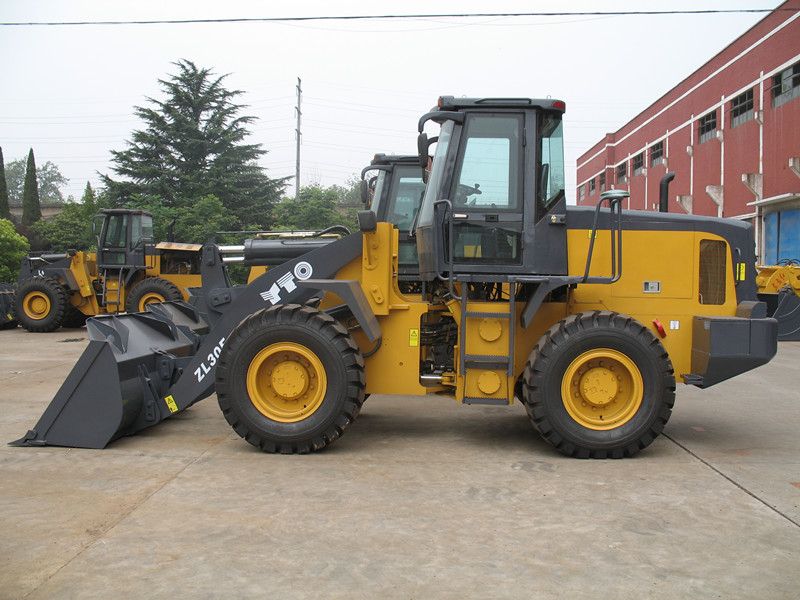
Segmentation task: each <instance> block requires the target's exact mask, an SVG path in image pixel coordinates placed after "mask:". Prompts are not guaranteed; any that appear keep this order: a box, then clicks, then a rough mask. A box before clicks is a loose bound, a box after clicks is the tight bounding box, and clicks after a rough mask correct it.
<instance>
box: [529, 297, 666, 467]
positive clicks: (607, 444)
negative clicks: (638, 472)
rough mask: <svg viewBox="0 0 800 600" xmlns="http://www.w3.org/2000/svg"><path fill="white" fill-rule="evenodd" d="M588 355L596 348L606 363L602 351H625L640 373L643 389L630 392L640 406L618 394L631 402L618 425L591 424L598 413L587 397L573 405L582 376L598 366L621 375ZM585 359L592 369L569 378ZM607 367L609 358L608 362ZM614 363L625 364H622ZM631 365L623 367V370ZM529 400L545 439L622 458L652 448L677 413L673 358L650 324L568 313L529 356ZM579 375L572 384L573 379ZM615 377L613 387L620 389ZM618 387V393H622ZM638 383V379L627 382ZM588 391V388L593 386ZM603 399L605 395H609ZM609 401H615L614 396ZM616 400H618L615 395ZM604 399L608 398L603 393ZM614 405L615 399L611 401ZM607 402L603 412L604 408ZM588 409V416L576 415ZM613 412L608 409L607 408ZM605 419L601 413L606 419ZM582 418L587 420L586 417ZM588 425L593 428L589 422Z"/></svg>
mask: <svg viewBox="0 0 800 600" xmlns="http://www.w3.org/2000/svg"><path fill="white" fill-rule="evenodd" d="M586 353H598V354H600V355H601V356H600V357H599V359H597V360H600V361H602V360H605V359H606V358H607V357H606V356H602V355H603V354H607V355H608V356H614V355H616V356H619V357H622V358H623V360H628V361H630V362H629V364H630V370H631V371H634V372H636V371H638V373H639V374H640V375H641V393H640V394H629V395H628V397H629V398H640V399H641V403H640V404H638V405H637V402H636V401H634V400H628V401H626V399H625V397H624V395H622V394H621V395H620V398H621V402H620V405H623V406H628V407H629V408H628V409H627V410H628V411H629V412H628V413H625V414H626V416H624V417H620V418H619V423H620V424H619V425H616V422H615V421H613V420H612V421H609V422H608V425H602V426H601V427H605V429H600V428H598V427H596V426H594V425H595V423H593V422H592V421H591V419H592V418H594V417H592V416H589V415H593V414H594V413H591V412H589V411H591V410H593V406H592V404H587V403H586V402H585V401H584V402H583V406H586V407H588V408H586V409H582V408H577V409H576V408H572V411H573V413H571V412H570V409H568V408H567V406H568V404H569V403H572V402H575V403H574V404H571V406H573V407H577V406H578V404H579V403H580V401H582V400H583V398H582V397H580V396H579V393H580V388H579V389H578V391H577V392H573V391H571V390H574V389H575V388H570V387H569V386H570V385H574V386H576V387H577V386H578V381H581V382H583V381H584V380H583V379H579V377H581V376H583V375H584V374H586V373H588V371H589V370H591V369H592V367H593V366H599V367H600V368H599V369H596V370H597V371H600V372H605V373H607V374H608V375H614V376H615V378H616V373H614V372H613V371H614V370H613V369H611V370H610V371H607V370H606V369H605V368H603V367H602V363H599V362H595V363H594V365H592V363H591V362H589V360H588V359H584V358H583V357H586V356H589V355H588V354H586ZM582 360H586V362H585V363H581V361H582ZM576 364H585V365H586V369H587V371H584V372H583V373H578V372H577V371H571V372H573V373H575V375H574V379H573V377H570V378H569V379H568V380H566V381H564V378H565V375H566V374H567V373H568V372H570V369H572V368H573V365H576ZM606 364H609V363H606ZM612 364H616V365H617V367H619V364H618V363H613V359H612ZM624 371H625V369H623V374H624ZM524 379H525V383H524V385H523V399H522V400H523V404H524V405H525V408H526V410H527V412H528V416H529V417H530V419H531V421H532V422H533V425H534V427H535V428H536V429H537V430H538V431H539V433H540V434H541V435H542V437H543V438H544V439H545V440H546V441H548V442H549V443H550V444H552V445H553V446H554V447H555V448H556V449H557V450H558V451H559V452H561V453H562V454H566V455H567V456H574V457H578V458H622V457H625V456H632V455H634V454H636V453H637V452H639V451H640V450H642V449H643V448H645V447H647V446H648V445H649V444H650V443H651V442H652V441H653V440H654V439H655V438H656V437H657V436H658V435H659V434H660V433H661V431H662V430H663V429H664V426H665V425H666V424H667V421H668V420H669V418H670V415H671V413H672V406H673V404H674V403H675V376H674V372H673V368H672V361H670V359H669V355H668V354H667V351H666V349H665V348H664V346H663V344H661V342H660V341H659V340H658V339H657V338H656V337H655V336H654V335H653V334H652V332H650V331H649V330H648V329H647V328H646V327H645V326H644V325H642V324H641V323H639V322H638V321H636V320H634V319H632V318H631V317H628V316H625V315H621V314H619V313H613V312H608V311H593V312H586V313H580V314H576V315H572V316H570V317H567V318H566V319H564V320H563V321H561V322H560V323H557V324H556V325H554V326H553V327H551V328H550V330H548V331H547V332H546V333H545V334H544V335H543V336H542V338H541V339H540V340H539V342H538V343H537V344H536V346H535V347H534V349H533V351H532V352H531V354H530V357H529V358H528V362H527V364H526V367H525V373H524ZM570 380H574V383H572V384H571V383H570ZM562 382H564V384H565V385H566V386H567V388H568V391H569V393H570V394H572V395H574V396H576V398H579V399H580V401H573V399H572V398H566V399H565V398H564V397H563V394H562ZM615 386H616V381H613V382H612V383H611V386H610V388H615ZM622 387H624V386H623V385H622V384H620V390H619V391H620V392H622V391H623V390H622ZM629 387H631V388H633V387H635V386H633V384H632V385H631V386H629ZM588 389H590V388H588V387H587V390H588ZM603 396H605V394H603ZM609 400H610V398H609ZM615 400H616V398H615ZM602 402H603V403H606V398H605V397H603V398H602ZM606 404H608V406H611V404H610V403H606ZM603 408H604V407H602V406H601V408H600V410H599V412H600V413H601V414H602V413H603ZM580 410H586V411H587V412H586V414H587V416H584V415H582V414H578V415H577V416H574V413H576V412H578V411H580ZM609 412H610V409H609ZM600 418H601V419H602V417H600ZM581 419H584V422H581ZM587 425H589V426H587Z"/></svg>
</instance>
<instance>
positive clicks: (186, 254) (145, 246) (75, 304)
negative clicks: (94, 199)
mask: <svg viewBox="0 0 800 600" xmlns="http://www.w3.org/2000/svg"><path fill="white" fill-rule="evenodd" d="M93 227H94V229H95V231H96V232H98V235H97V251H96V252H75V251H69V252H67V253H65V254H42V255H38V256H32V255H31V256H26V257H25V258H23V259H22V265H21V269H20V275H19V283H18V286H17V290H16V293H15V313H16V319H17V320H18V321H19V324H20V325H21V326H22V327H24V328H25V329H27V330H28V331H32V332H47V331H53V330H55V329H58V328H59V327H61V326H66V327H75V326H81V325H83V323H84V321H85V320H86V317H90V316H95V315H101V314H107V313H118V312H124V311H128V312H140V311H143V310H144V309H145V306H146V305H147V304H149V303H151V302H164V301H168V300H181V299H184V300H185V299H188V297H189V296H188V292H187V291H186V288H188V287H193V286H200V285H201V279H200V254H201V252H200V251H201V249H202V246H200V245H196V244H181V243H175V242H162V243H159V244H154V243H153V217H152V215H150V213H147V212H144V211H141V210H128V209H103V210H101V212H100V213H99V214H98V215H96V216H95V217H94V221H93Z"/></svg>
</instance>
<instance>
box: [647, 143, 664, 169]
mask: <svg viewBox="0 0 800 600" xmlns="http://www.w3.org/2000/svg"><path fill="white" fill-rule="evenodd" d="M663 162H664V142H658V143H656V144H653V147H652V148H650V166H651V167H655V166H656V165H660V164H662V163H663Z"/></svg>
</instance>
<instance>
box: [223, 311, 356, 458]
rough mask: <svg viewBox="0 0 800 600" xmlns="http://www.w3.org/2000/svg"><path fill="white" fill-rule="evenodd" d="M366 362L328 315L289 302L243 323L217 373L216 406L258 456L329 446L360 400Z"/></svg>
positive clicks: (339, 433) (224, 352) (350, 340)
mask: <svg viewBox="0 0 800 600" xmlns="http://www.w3.org/2000/svg"><path fill="white" fill-rule="evenodd" d="M364 387H365V375H364V359H363V357H362V356H361V352H360V351H359V349H358V345H357V344H356V343H355V341H354V340H353V338H352V337H351V336H350V334H349V333H348V332H347V330H346V329H344V328H343V327H342V326H341V325H340V324H339V323H338V322H337V321H336V320H335V319H333V317H331V316H330V315H327V314H325V313H323V312H320V311H319V310H317V309H315V308H311V307H308V306H300V305H296V304H287V305H279V306H274V307H272V308H268V309H264V310H262V311H259V312H257V313H255V314H253V315H251V316H250V317H248V318H246V319H245V320H244V321H242V322H241V323H240V324H239V325H238V326H237V327H236V329H235V330H234V331H233V332H232V333H231V335H230V337H229V338H228V340H227V341H226V342H225V347H224V348H223V351H222V354H221V355H220V358H219V363H218V365H217V371H216V391H217V399H218V401H219V406H220V408H221V409H222V413H223V414H224V415H225V419H226V420H227V421H228V423H229V424H230V425H231V426H232V427H233V429H234V431H236V433H238V434H239V435H240V436H241V437H242V438H244V439H245V440H246V441H248V442H249V443H250V444H252V445H254V446H256V447H257V448H259V449H261V450H262V451H264V452H280V453H284V454H291V453H298V454H304V453H307V452H310V451H312V450H320V449H322V448H324V447H325V446H327V445H328V444H330V443H331V442H333V441H335V440H336V439H338V438H339V436H341V435H342V433H344V431H345V430H346V429H347V427H349V426H350V424H351V423H352V422H353V421H355V419H356V417H357V416H358V413H359V411H360V410H361V405H362V404H363V402H364Z"/></svg>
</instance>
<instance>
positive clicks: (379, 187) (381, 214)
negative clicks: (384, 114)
mask: <svg viewBox="0 0 800 600" xmlns="http://www.w3.org/2000/svg"><path fill="white" fill-rule="evenodd" d="M367 175H370V177H367ZM424 194H425V182H424V181H423V172H422V168H421V167H420V166H419V159H418V157H417V156H416V155H408V156H399V155H393V154H376V155H375V157H374V158H373V159H372V163H371V164H370V165H369V166H367V167H364V169H363V170H362V171H361V200H362V202H363V203H364V204H365V206H366V207H367V208H369V209H370V210H372V212H374V213H375V215H376V216H377V219H378V222H380V223H391V224H392V225H394V226H395V227H396V228H397V231H398V278H399V280H400V281H401V282H404V283H403V284H401V285H402V286H403V287H404V288H406V289H407V288H409V287H410V286H412V285H413V283H412V282H418V281H419V263H418V259H417V242H416V240H415V239H414V238H413V236H412V235H411V230H412V228H413V225H414V222H415V220H416V218H417V215H418V213H419V208H420V205H421V204H422V197H423V195H424Z"/></svg>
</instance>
